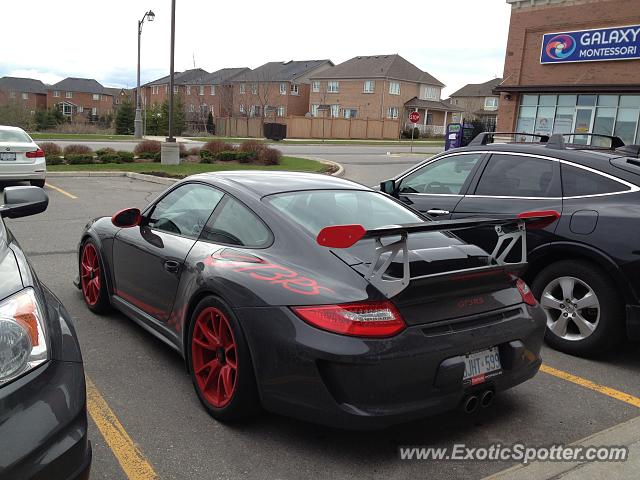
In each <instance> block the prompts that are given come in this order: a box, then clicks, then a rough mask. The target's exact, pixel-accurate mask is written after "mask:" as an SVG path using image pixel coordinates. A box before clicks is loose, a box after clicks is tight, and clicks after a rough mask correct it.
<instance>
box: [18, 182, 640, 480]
mask: <svg viewBox="0 0 640 480" xmlns="http://www.w3.org/2000/svg"><path fill="white" fill-rule="evenodd" d="M49 182H50V186H47V187H45V188H46V190H47V193H48V194H49V197H50V205H49V209H48V210H47V212H45V213H44V214H42V215H38V216H35V217H27V218H24V219H19V220H7V221H6V223H7V225H8V226H9V228H10V229H11V230H12V231H13V232H14V234H15V235H16V236H17V237H18V239H19V241H20V243H21V245H22V247H23V248H24V250H25V251H26V252H27V254H28V255H29V257H30V259H31V262H32V263H33V265H34V267H35V269H36V271H37V272H38V275H39V276H40V278H41V280H43V281H44V283H46V284H47V285H48V286H49V288H50V289H51V290H53V292H54V293H55V294H56V295H58V297H59V298H60V299H61V300H62V302H63V303H64V304H65V306H66V308H67V309H68V311H69V312H70V314H71V316H72V318H73V319H74V321H75V324H76V328H77V331H78V336H79V339H80V342H81V346H82V351H83V355H84V361H85V371H86V374H87V376H88V378H89V379H90V394H91V399H92V401H91V402H90V406H89V408H90V414H91V419H92V420H91V431H90V436H91V441H92V443H93V447H94V459H93V466H92V476H91V478H93V479H121V478H122V479H126V478H129V479H136V480H137V479H146V478H155V477H154V475H155V476H156V477H157V478H161V479H196V478H197V479H201V478H207V479H209V478H211V479H226V478H250V479H252V478H255V479H299V478H347V479H349V478H354V479H356V478H357V479H362V478H372V479H373V478H384V479H407V478H446V479H458V478H460V479H462V478H465V479H480V478H483V477H485V476H487V475H490V474H493V473H495V472H498V471H500V470H503V469H505V468H508V467H509V466H511V464H510V463H508V462H488V461H487V462H451V461H449V462H444V461H440V462H438V461H428V462H425V461H401V460H400V459H399V456H398V447H399V446H408V445H412V446H436V447H438V446H443V447H444V446H450V445H451V444H453V443H464V444H466V445H469V446H485V445H489V444H491V443H495V442H500V443H501V444H504V445H508V444H513V443H517V442H524V443H526V444H528V445H534V446H542V445H551V444H568V443H572V442H576V441H578V440H580V439H581V438H584V437H586V436H588V435H591V434H593V433H595V432H599V431H601V430H604V429H607V428H609V427H612V426H614V425H617V424H620V423H622V422H625V421H627V420H629V419H631V418H634V417H637V416H639V415H640V403H639V402H638V398H639V397H640V382H639V381H638V378H640V355H639V354H640V346H639V345H638V344H627V345H625V346H624V347H622V348H620V349H619V350H618V351H616V352H615V353H613V354H610V355H608V356H607V357H605V358H602V359H599V360H597V361H595V360H586V359H580V358H575V357H570V356H567V355H564V354H561V353H558V352H555V351H553V350H550V349H548V348H545V349H544V351H543V358H544V362H545V367H544V369H543V370H544V371H542V372H540V373H539V374H538V375H537V376H536V377H535V378H534V379H533V380H531V381H529V382H526V383H525V384H523V385H520V386H519V387H516V388H515V389H513V390H510V391H508V392H505V393H504V394H501V395H499V396H498V397H497V398H496V401H495V402H494V404H493V405H492V406H491V407H490V408H488V409H486V410H481V411H479V412H478V413H476V414H474V415H471V416H469V415H465V414H464V413H462V412H458V411H455V412H452V413H449V414H446V415H442V416H438V417H434V418H429V419H425V420H423V421H419V422H414V423H411V424H407V425H400V426H396V427H394V428H391V429H388V430H384V431H379V432H373V433H372V432H368V433H359V432H345V431H339V430H333V429H329V428H324V427H319V426H315V425H309V424H305V423H303V422H298V421H294V420H290V419H287V418H283V417H279V416H275V415H270V414H264V415H263V416H261V417H260V418H258V419H256V420H255V421H253V422H252V423H250V424H247V425H243V426H233V427H230V426H225V425H222V424H220V423H217V422H215V421H214V420H213V419H211V418H210V417H209V416H208V415H207V414H206V413H205V411H204V410H203V409H202V408H201V406H200V404H199V402H198V400H197V398H196V395H195V393H194V391H193V387H192V385H191V380H190V378H189V376H188V374H187V373H186V371H185V369H184V366H183V362H182V360H181V358H180V357H179V356H178V355H177V354H176V353H175V352H173V351H172V350H170V349H169V348H167V347H166V346H165V345H164V344H163V343H161V342H160V341H158V340H156V339H155V338H153V337H152V336H150V335H149V334H147V333H146V332H145V331H143V330H142V329H141V328H140V327H138V326H137V325H135V324H134V323H133V322H131V321H128V320H127V319H126V318H124V317H123V316H122V315H120V314H117V313H113V314H110V315H108V316H102V317H101V316H96V315H94V314H92V313H90V312H89V310H88V309H87V308H86V307H85V305H84V302H83V299H82V295H81V293H80V291H78V290H76V288H75V287H74V286H73V284H72V280H73V278H74V277H75V275H76V271H77V262H76V245H77V241H78V236H79V234H80V232H81V230H82V227H83V226H84V224H85V223H86V221H87V220H89V219H91V218H93V217H96V216H102V215H111V214H113V213H114V212H116V211H117V210H119V209H121V208H124V207H133V206H137V207H143V206H144V205H146V204H147V203H148V202H149V201H150V200H152V199H153V198H154V197H155V196H156V195H157V194H158V193H160V192H161V191H162V190H164V188H166V187H165V186H163V185H159V184H155V183H149V182H145V181H140V180H133V179H128V178H123V177H118V178H108V177H107V178H100V177H92V178H87V177H84V178H62V177H60V178H54V177H51V178H50V179H49ZM54 187H55V188H54ZM568 375H571V376H572V377H569V376H568ZM589 382H591V383H589ZM602 387H608V389H604V388H602ZM624 394H626V395H627V396H626V397H625V396H624ZM120 426H121V429H122V431H120ZM123 432H124V433H123ZM123 438H124V439H125V440H127V439H129V440H130V443H128V441H124V442H123V441H122V439H123Z"/></svg>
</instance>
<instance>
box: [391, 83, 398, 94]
mask: <svg viewBox="0 0 640 480" xmlns="http://www.w3.org/2000/svg"><path fill="white" fill-rule="evenodd" d="M389 94H390V95H400V82H390V83H389Z"/></svg>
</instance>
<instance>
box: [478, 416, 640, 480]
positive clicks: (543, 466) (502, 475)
mask: <svg viewBox="0 0 640 480" xmlns="http://www.w3.org/2000/svg"><path fill="white" fill-rule="evenodd" d="M573 445H582V446H585V447H586V446H614V445H615V446H627V447H628V448H629V456H628V458H627V461H625V462H589V463H579V462H532V463H530V464H528V465H516V466H515V467H512V468H509V469H507V470H503V471H502V472H498V473H496V474H494V475H491V476H489V477H486V478H484V479H483V480H521V479H523V478H524V479H526V480H547V479H558V480H559V479H562V480H600V479H603V478H606V479H607V480H628V479H632V478H640V417H636V418H633V419H631V420H628V421H626V422H624V423H621V424H619V425H616V426H614V427H611V428H608V429H606V430H603V431H602V432H598V433H595V434H593V435H591V436H589V437H587V438H583V439H582V440H579V441H577V442H575V443H574V444H573Z"/></svg>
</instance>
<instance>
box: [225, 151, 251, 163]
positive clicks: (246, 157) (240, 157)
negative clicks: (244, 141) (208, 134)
mask: <svg viewBox="0 0 640 480" xmlns="http://www.w3.org/2000/svg"><path fill="white" fill-rule="evenodd" d="M254 158H255V154H254V153H251V152H237V151H235V150H228V151H224V152H220V153H218V154H217V155H215V159H216V160H220V161H221V162H233V161H234V160H235V161H238V162H240V163H249V162H251V160H253V159H254Z"/></svg>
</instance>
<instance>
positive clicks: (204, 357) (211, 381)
mask: <svg viewBox="0 0 640 480" xmlns="http://www.w3.org/2000/svg"><path fill="white" fill-rule="evenodd" d="M191 355H192V359H193V373H194V375H195V378H196V382H197V384H198V388H199V389H200V392H201V393H202V396H203V397H204V398H205V399H206V400H207V401H208V402H209V403H210V404H211V405H212V406H214V407H216V408H221V407H224V406H225V405H227V404H228V403H229V402H230V401H231V399H232V398H233V394H234V392H235V389H236V379H237V377H238V359H237V349H236V342H235V339H234V336H233V331H232V330H231V325H230V324H229V320H228V319H227V317H226V316H225V314H224V313H222V311H220V310H219V309H217V308H214V307H207V308H205V309H204V310H202V311H201V312H200V314H199V315H198V317H197V318H196V324H195V326H194V330H193V335H192V337H191Z"/></svg>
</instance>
